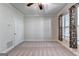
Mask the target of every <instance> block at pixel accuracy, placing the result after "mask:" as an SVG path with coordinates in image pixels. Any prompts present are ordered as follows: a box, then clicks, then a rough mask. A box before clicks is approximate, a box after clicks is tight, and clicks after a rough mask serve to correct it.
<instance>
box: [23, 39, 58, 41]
mask: <svg viewBox="0 0 79 59" xmlns="http://www.w3.org/2000/svg"><path fill="white" fill-rule="evenodd" d="M24 41H57V40H52V39H50V40H48V39H46V40H45V39H25V40H24Z"/></svg>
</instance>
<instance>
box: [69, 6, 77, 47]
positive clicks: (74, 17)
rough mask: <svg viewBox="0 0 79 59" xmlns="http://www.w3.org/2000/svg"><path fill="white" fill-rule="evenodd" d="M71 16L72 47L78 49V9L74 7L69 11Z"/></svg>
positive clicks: (70, 42)
mask: <svg viewBox="0 0 79 59" xmlns="http://www.w3.org/2000/svg"><path fill="white" fill-rule="evenodd" d="M69 14H70V41H69V44H70V47H71V48H77V7H76V5H73V6H72V7H71V8H70V9H69Z"/></svg>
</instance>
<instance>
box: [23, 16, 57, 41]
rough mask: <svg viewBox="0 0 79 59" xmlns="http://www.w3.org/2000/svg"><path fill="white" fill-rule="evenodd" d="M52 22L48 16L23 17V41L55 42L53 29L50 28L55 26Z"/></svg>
mask: <svg viewBox="0 0 79 59" xmlns="http://www.w3.org/2000/svg"><path fill="white" fill-rule="evenodd" d="M52 20H53V22H54V20H55V18H51V17H49V16H25V21H24V24H25V25H24V28H25V29H24V32H25V36H24V37H25V41H53V40H56V39H54V38H55V37H56V36H55V35H54V32H53V29H54V28H55V27H53V28H52V25H53V26H55V24H52ZM52 34H53V35H52ZM54 36H55V37H54ZM53 37H54V38H53Z"/></svg>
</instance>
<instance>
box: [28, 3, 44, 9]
mask: <svg viewBox="0 0 79 59" xmlns="http://www.w3.org/2000/svg"><path fill="white" fill-rule="evenodd" d="M33 4H35V3H28V4H27V6H28V7H30V6H32V5H33ZM38 6H39V9H40V10H43V8H44V6H43V4H41V3H38Z"/></svg>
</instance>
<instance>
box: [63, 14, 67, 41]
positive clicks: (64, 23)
mask: <svg viewBox="0 0 79 59" xmlns="http://www.w3.org/2000/svg"><path fill="white" fill-rule="evenodd" d="M62 18H63V20H62V21H63V22H62V23H63V25H62V27H63V38H64V39H66V40H68V39H69V13H68V14H66V15H63V17H62Z"/></svg>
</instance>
